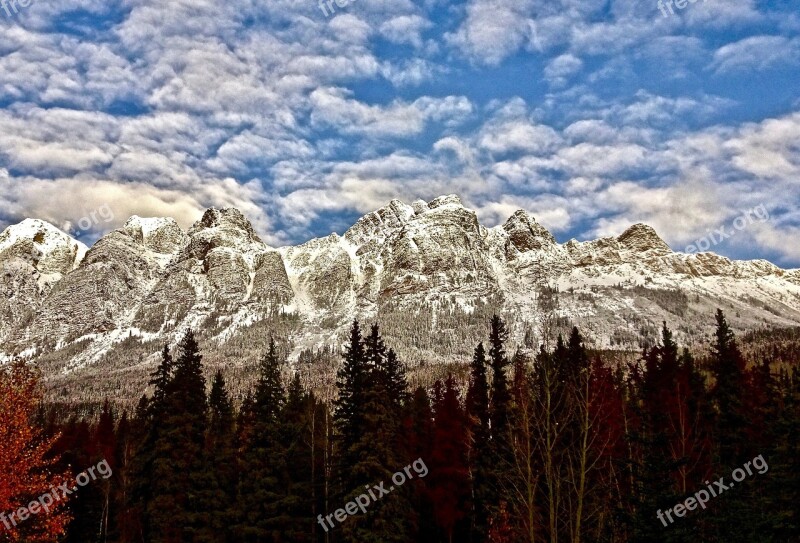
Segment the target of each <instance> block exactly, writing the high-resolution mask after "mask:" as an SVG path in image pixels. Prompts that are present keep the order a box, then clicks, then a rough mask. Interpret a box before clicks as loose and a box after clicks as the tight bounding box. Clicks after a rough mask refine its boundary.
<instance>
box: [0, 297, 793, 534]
mask: <svg viewBox="0 0 800 543" xmlns="http://www.w3.org/2000/svg"><path fill="white" fill-rule="evenodd" d="M716 321H717V328H716V334H715V336H714V338H713V341H712V345H711V349H710V352H709V353H708V354H704V355H703V356H701V357H698V358H695V356H694V355H693V354H692V353H691V352H690V351H689V350H688V349H681V348H680V347H679V346H678V345H677V344H676V342H675V341H674V339H673V335H672V332H671V331H670V329H669V328H668V327H667V325H666V324H664V326H663V328H662V330H661V335H660V340H659V341H658V343H657V344H656V345H654V346H652V347H649V348H645V349H644V350H643V351H642V354H641V357H640V359H639V360H638V361H637V362H636V363H631V364H628V365H626V366H624V367H620V366H618V365H617V366H611V365H610V364H607V363H606V362H604V360H603V358H602V357H601V356H599V355H597V354H595V353H592V352H591V351H589V350H588V349H587V348H586V346H585V344H584V338H583V337H582V336H581V333H580V331H579V330H578V328H573V329H572V330H571V333H570V334H569V335H568V336H566V337H564V336H558V337H556V338H554V339H553V341H552V344H547V343H543V344H541V345H540V346H539V348H538V350H537V351H535V352H533V353H527V352H522V351H517V352H516V353H513V354H512V353H510V352H508V351H507V349H508V345H509V343H508V332H507V330H506V325H505V323H504V321H503V320H502V319H501V318H500V317H498V316H494V317H492V318H491V319H490V322H489V326H488V331H489V333H488V336H487V338H486V341H485V342H482V343H480V344H478V345H476V347H475V349H474V353H473V357H472V360H471V362H470V363H469V378H468V382H460V381H459V380H458V379H457V378H456V377H454V376H453V375H450V376H449V377H448V378H446V379H442V380H437V381H436V382H435V383H433V385H432V386H430V387H422V386H421V387H416V388H414V389H411V388H410V387H409V385H408V383H407V380H406V374H405V366H404V364H403V363H402V362H401V361H400V360H399V358H398V356H397V355H396V353H395V352H394V351H393V350H392V349H391V348H390V347H388V346H387V345H386V343H385V342H384V340H383V338H382V336H381V329H380V327H379V325H378V324H374V325H372V326H370V327H369V329H368V330H362V327H361V324H360V323H359V322H357V321H355V322H353V325H352V327H351V329H350V332H349V336H348V338H347V340H346V343H345V346H344V349H343V353H342V355H341V356H342V360H341V364H340V367H339V370H338V373H337V381H336V388H337V391H338V394H337V395H336V397H335V398H333V399H331V400H327V399H324V398H320V397H318V396H317V394H316V393H315V391H313V390H308V389H307V388H306V387H304V386H303V380H302V378H301V375H300V374H299V373H298V372H297V371H294V370H292V368H291V367H290V366H289V365H288V364H287V363H286V362H285V360H283V359H282V357H281V356H280V355H279V354H278V349H277V348H276V345H275V341H274V340H273V339H272V338H270V341H269V343H268V348H267V349H266V352H265V353H264V355H263V357H262V359H261V360H260V363H259V367H258V378H257V381H256V383H255V385H254V386H253V388H252V390H251V391H250V392H249V393H248V394H247V396H246V397H245V398H244V400H243V402H241V405H238V406H235V405H234V402H233V400H232V398H231V395H230V394H229V391H228V387H227V385H226V382H225V379H224V376H223V374H222V373H221V372H217V373H216V374H215V375H214V376H213V378H212V379H211V383H210V384H209V383H206V378H205V377H204V372H203V355H202V353H201V349H200V346H199V345H198V343H197V340H196V338H195V335H194V333H193V332H192V331H191V330H189V331H187V332H186V334H185V335H184V336H183V337H182V339H181V340H180V342H179V343H178V345H177V346H175V348H174V349H171V348H170V347H168V346H165V347H164V349H163V351H162V353H161V360H160V363H159V365H158V367H157V368H156V369H155V371H154V372H153V373H152V375H151V379H150V384H151V385H152V390H153V392H152V394H150V395H148V396H143V397H142V399H141V400H140V402H139V404H138V406H137V408H136V410H135V412H134V413H131V414H128V413H122V414H121V415H120V416H117V414H116V413H115V412H114V409H113V408H112V406H111V404H110V403H108V402H106V404H105V405H104V407H103V410H102V413H101V414H100V417H99V419H97V420H87V419H86V418H83V417H81V416H79V415H77V414H73V415H72V416H70V417H69V418H68V419H67V420H66V422H64V413H55V412H54V411H53V410H49V411H48V410H46V409H41V410H39V411H38V414H37V413H35V409H34V407H33V406H34V405H35V403H36V402H35V400H36V398H37V390H38V388H40V387H39V385H38V382H39V377H38V376H37V375H36V372H35V371H34V370H32V369H30V368H29V367H27V366H25V365H24V364H21V363H18V364H15V365H12V366H9V367H7V368H5V369H3V370H2V371H0V389H2V391H4V394H3V395H0V407H1V408H2V413H3V418H2V420H0V430H1V431H2V435H0V437H1V438H2V439H0V469H2V472H3V473H11V474H14V477H9V478H7V480H6V481H4V482H3V483H0V507H1V508H3V509H2V510H3V511H10V510H13V508H14V506H15V504H24V503H27V501H30V500H31V499H35V497H36V495H37V492H40V491H41V489H42V488H44V487H46V486H48V485H51V484H54V483H55V482H58V481H61V480H63V479H64V477H66V476H67V475H68V474H69V473H70V472H75V471H80V470H81V469H84V468H85V467H87V466H89V465H93V464H95V463H97V462H98V461H99V460H103V459H105V460H107V461H108V462H109V464H110V466H111V467H112V468H113V472H114V475H113V476H112V477H111V478H109V479H108V480H102V481H100V480H98V481H97V482H96V483H93V484H92V485H90V486H87V487H86V488H83V489H81V491H80V493H78V495H77V496H76V497H75V498H73V499H72V500H71V501H70V502H69V503H68V504H67V505H66V506H65V507H63V508H61V509H58V510H56V511H54V512H53V514H52V515H42V516H40V517H37V519H34V520H32V521H29V522H26V523H22V524H20V526H19V527H18V528H16V529H15V530H11V531H9V530H4V529H3V526H2V525H0V541H9V542H10V541H21V542H34V541H36V542H38V541H41V542H45V541H63V542H76V543H87V542H103V543H106V542H114V543H134V542H147V543H212V542H213V543H229V542H231V543H232V542H237V543H238V542H244V543H250V542H252V543H262V542H265V543H266V542H269V543H278V542H280V543H350V542H353V543H356V542H358V543H369V542H376V543H377V542H381V543H384V542H388V543H393V542H397V543H401V542H403V543H405V542H418V543H453V542H459V543H461V542H473V543H506V542H507V543H512V542H513V543H518V542H522V541H524V542H530V543H536V542H549V543H557V542H559V541H561V542H565V543H566V542H569V543H580V542H582V541H583V542H651V541H652V542H659V543H660V542H683V541H688V540H690V539H692V540H696V539H699V540H701V541H710V542H716V541H719V542H747V543H752V542H775V543H778V542H790V541H797V538H798V536H799V535H800V526H798V504H799V503H800V495H799V491H800V466H798V462H800V447H799V446H798V437H800V427H799V426H798V425H799V424H800V370H798V365H797V363H796V362H797V361H796V360H794V361H792V363H789V364H787V363H780V364H777V363H775V359H774V357H765V358H763V359H760V360H749V361H748V360H746V359H745V356H744V355H743V354H742V351H741V349H740V346H739V344H738V342H737V339H736V337H735V336H734V334H733V332H732V331H731V329H730V327H729V326H728V323H727V321H726V319H725V316H724V314H723V313H722V311H718V312H717V315H716ZM62 409H63V408H62ZM11 414H14V415H13V416H11ZM11 436H16V437H15V438H14V439H12V438H11ZM23 453H25V454H23ZM757 455H760V456H762V458H763V459H764V460H765V462H766V463H767V464H768V466H769V470H768V471H767V472H766V473H763V474H762V473H760V472H759V474H757V475H754V476H753V477H749V478H747V479H745V480H744V481H742V482H737V483H736V487H735V488H731V489H730V490H729V491H727V492H725V493H724V494H723V495H720V496H717V497H715V498H714V499H713V500H710V501H709V502H708V503H707V505H706V504H704V506H705V508H703V509H699V508H698V509H697V510H694V511H690V512H688V514H685V515H683V516H681V517H680V518H677V517H676V518H675V522H671V523H668V524H667V523H666V522H662V521H661V520H659V517H658V516H657V513H660V512H661V511H664V510H669V509H670V508H673V507H674V506H675V505H676V504H678V503H681V502H683V501H684V500H685V499H686V498H687V497H690V496H692V495H694V494H695V493H696V492H697V491H698V490H699V489H702V488H706V486H707V485H708V484H709V482H710V481H713V480H717V479H718V478H719V477H723V476H724V477H727V478H728V479H729V480H730V475H729V474H730V473H731V471H732V470H734V469H735V468H737V467H739V466H741V465H742V464H743V463H744V462H745V461H747V460H750V459H752V458H754V457H756V456H757ZM415 459H422V460H423V461H424V463H425V465H426V467H427V468H428V470H429V473H428V475H427V476H426V477H425V478H416V479H414V480H413V481H409V482H408V483H406V484H405V485H403V486H402V487H398V488H397V489H394V490H393V491H392V492H391V493H390V494H387V495H386V496H384V497H383V498H382V499H380V500H379V501H377V502H376V503H373V504H372V505H371V506H370V508H369V509H368V510H367V511H366V512H365V513H363V514H362V513H359V514H356V515H351V516H350V517H349V518H347V520H346V521H345V522H343V523H341V524H337V525H336V526H335V527H332V528H331V527H329V526H323V524H322V523H320V522H319V521H318V519H319V518H320V516H321V517H325V516H327V515H329V514H331V513H333V512H334V511H335V510H336V509H339V508H341V507H343V506H344V504H345V503H347V502H350V501H352V500H354V499H355V497H356V496H358V495H359V494H362V493H363V492H365V490H364V489H365V488H372V487H373V486H374V485H377V484H379V483H381V482H386V483H387V485H388V484H389V481H390V480H391V476H392V474H393V473H395V472H397V471H398V470H399V469H402V467H403V466H406V465H409V464H410V463H411V462H413V461H414V460H415ZM12 480H13V482H12ZM26 500H27V501H26ZM0 512H2V511H0ZM58 534H61V535H60V536H59V535H58Z"/></svg>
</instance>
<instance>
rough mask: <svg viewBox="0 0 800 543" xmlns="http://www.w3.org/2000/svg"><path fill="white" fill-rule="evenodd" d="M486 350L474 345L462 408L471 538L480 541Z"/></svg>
mask: <svg viewBox="0 0 800 543" xmlns="http://www.w3.org/2000/svg"><path fill="white" fill-rule="evenodd" d="M486 366H487V362H486V351H485V350H484V347H483V343H479V344H478V346H477V347H475V354H474V355H473V357H472V362H471V363H470V379H469V388H468V390H467V401H466V412H467V417H468V420H469V429H470V437H471V439H470V449H469V467H470V474H471V479H472V500H471V503H472V509H473V511H472V534H471V537H472V541H476V542H478V541H484V540H485V538H486V534H487V530H488V528H489V514H488V510H487V507H486V505H487V503H488V500H489V499H490V496H491V492H490V490H489V487H488V485H489V482H490V481H489V478H490V475H489V472H490V470H491V465H492V463H491V458H490V456H489V437H490V427H489V424H490V421H489V382H488V380H487V377H486Z"/></svg>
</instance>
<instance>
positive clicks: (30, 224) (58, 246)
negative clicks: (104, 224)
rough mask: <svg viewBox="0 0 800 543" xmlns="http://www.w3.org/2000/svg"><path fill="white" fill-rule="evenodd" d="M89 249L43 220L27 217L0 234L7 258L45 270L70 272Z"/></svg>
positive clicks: (3, 250) (1, 246)
mask: <svg viewBox="0 0 800 543" xmlns="http://www.w3.org/2000/svg"><path fill="white" fill-rule="evenodd" d="M87 250H88V248H87V247H86V245H84V244H83V243H81V242H80V241H77V240H76V239H74V238H73V237H72V236H70V235H69V234H66V233H65V232H63V231H61V230H60V229H59V228H57V227H55V226H53V225H52V224H50V223H49V222H46V221H42V220H39V219H25V220H24V221H22V222H21V223H19V224H14V225H11V226H9V227H8V228H6V229H5V230H4V231H3V233H2V234H0V255H2V257H3V260H10V259H17V260H22V261H26V262H28V263H30V264H31V265H33V266H34V267H35V268H36V269H37V270H38V271H39V272H41V273H57V274H64V273H67V272H69V271H71V270H73V269H75V268H76V267H77V266H78V264H79V263H80V262H81V260H82V259H83V257H84V255H85V254H86V251H87Z"/></svg>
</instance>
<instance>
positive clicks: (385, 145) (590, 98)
mask: <svg viewBox="0 0 800 543" xmlns="http://www.w3.org/2000/svg"><path fill="white" fill-rule="evenodd" d="M340 1H341V0H340ZM342 3H344V2H342ZM3 6H5V7H3ZM331 6H332V7H327V6H325V11H327V12H328V16H326V14H325V13H323V10H322V9H321V8H320V6H319V4H318V2H317V1H316V0H274V1H273V0H270V1H254V0H228V1H226V2H210V1H205V0H122V1H115V0H59V1H58V2H50V1H45V0H33V2H32V4H31V5H29V6H28V7H22V6H21V5H20V4H19V0H15V1H13V2H12V0H5V4H1V5H0V227H4V226H6V225H8V224H11V223H15V222H18V221H20V220H22V219H23V218H25V217H37V218H42V219H46V220H49V221H51V222H53V223H54V224H56V225H58V226H60V227H62V228H65V229H74V228H75V225H77V223H78V222H79V220H80V219H81V218H82V217H85V216H87V215H88V214H90V213H91V211H93V210H95V209H99V208H100V207H101V206H104V205H105V206H108V207H109V208H111V209H112V210H113V212H114V220H113V221H111V222H109V223H105V222H101V223H99V224H96V225H94V226H93V227H92V229H90V230H88V231H83V232H78V234H79V235H80V237H81V238H82V239H83V240H84V241H87V242H91V241H92V240H93V239H96V237H97V236H99V235H101V234H102V233H103V232H105V231H107V230H108V229H110V228H114V227H118V226H119V225H121V224H122V223H124V222H125V220H126V219H127V218H128V217H129V216H130V215H133V214H138V215H142V216H163V215H168V216H173V217H175V218H176V219H178V221H179V222H180V223H181V224H182V225H183V226H189V225H190V224H191V223H192V222H193V221H195V220H196V219H197V218H199V216H200V214H201V213H202V210H203V209H205V208H207V207H211V206H216V207H227V206H235V207H238V208H239V209H241V210H242V211H243V212H244V213H245V214H246V215H247V216H248V217H249V218H250V219H251V220H252V221H253V223H254V225H255V226H256V228H257V230H258V231H259V232H260V233H261V234H262V237H263V238H264V239H265V241H266V242H268V243H269V244H271V245H273V246H279V245H284V244H289V243H298V242H302V241H305V240H307V239H310V238H312V237H315V236H323V235H327V234H328V233H330V232H331V231H338V232H342V231H343V230H344V229H345V228H347V226H349V225H350V224H352V222H353V221H354V220H355V219H356V218H358V217H359V216H360V215H362V214H364V213H367V212H369V211H372V210H374V209H376V208H378V207H380V206H381V205H384V204H385V203H386V202H388V201H389V200H391V199H392V198H400V199H401V200H404V201H406V202H411V201H413V200H416V199H419V198H422V199H426V200H429V199H432V198H434V197H436V196H438V195H441V194H449V193H456V194H459V195H460V196H461V198H462V200H463V201H464V202H465V205H467V206H469V207H472V208H473V209H475V210H476V212H477V213H478V216H479V218H480V220H481V221H482V222H483V223H484V224H486V225H488V226H493V225H496V224H501V223H502V222H503V221H505V219H506V218H507V217H508V216H510V215H511V213H513V211H514V210H516V209H518V208H523V209H527V210H528V211H530V212H532V213H533V215H534V216H535V217H536V219H537V220H538V221H539V222H541V223H542V224H544V225H545V226H546V227H547V228H549V229H550V230H551V231H552V232H553V233H554V234H555V236H556V237H557V238H558V239H559V240H560V241H562V242H563V241H567V240H568V239H570V238H572V237H575V238H578V239H590V238H595V237H599V236H605V235H617V234H619V233H621V232H622V231H623V230H624V229H625V228H626V227H627V226H629V225H630V224H633V223H635V222H646V223H648V224H651V225H652V226H654V227H655V228H656V230H657V231H658V232H659V233H660V234H661V235H662V237H664V238H665V240H666V241H667V242H668V243H669V244H670V245H671V246H672V247H673V249H676V250H682V249H683V248H684V247H686V246H687V245H689V244H690V243H692V242H693V241H694V240H696V239H698V238H701V237H703V236H706V235H707V234H708V232H713V231H715V230H717V229H719V228H721V227H725V228H726V229H727V230H728V231H732V230H733V226H732V225H733V224H734V221H735V219H736V218H737V217H739V216H740V215H742V213H745V212H746V211H747V210H750V209H753V208H755V207H757V206H764V208H766V209H767V210H768V211H769V220H768V221H763V222H762V221H752V222H751V223H750V224H748V226H747V227H746V228H744V229H742V230H741V231H737V232H736V235H735V236H731V237H729V238H728V239H727V240H725V241H724V242H722V243H720V244H719V245H717V246H715V247H713V250H714V251H716V252H719V253H722V254H725V255H727V256H731V257H736V258H767V259H770V260H772V261H773V262H776V263H778V264H780V265H783V266H785V267H798V266H800V244H798V243H795V241H796V240H797V239H798V234H800V210H798V203H799V202H800V12H799V11H798V10H797V5H796V1H790V0H781V1H772V2H759V1H755V0H737V1H735V2H731V1H728V0H697V1H696V2H694V3H690V2H688V1H687V3H686V5H685V6H684V7H683V8H682V9H680V8H678V7H676V6H675V5H674V4H673V7H672V11H673V12H674V13H670V12H669V9H670V8H669V7H667V6H666V5H665V4H662V6H663V8H664V9H663V12H662V9H660V7H659V4H658V1H657V0H636V1H634V0H619V1H611V2H605V3H604V2H602V1H598V0H469V1H467V2H465V3H464V2H460V3H448V2H444V1H440V0H426V1H422V2H420V3H412V2H408V1H405V0H393V1H388V0H354V1H352V2H350V3H349V4H348V5H346V6H345V7H339V6H338V5H336V4H335V3H332V4H331ZM6 8H8V12H6ZM331 11H335V12H334V13H330V12H331ZM664 13H666V16H665V15H664ZM84 222H85V221H84Z"/></svg>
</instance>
